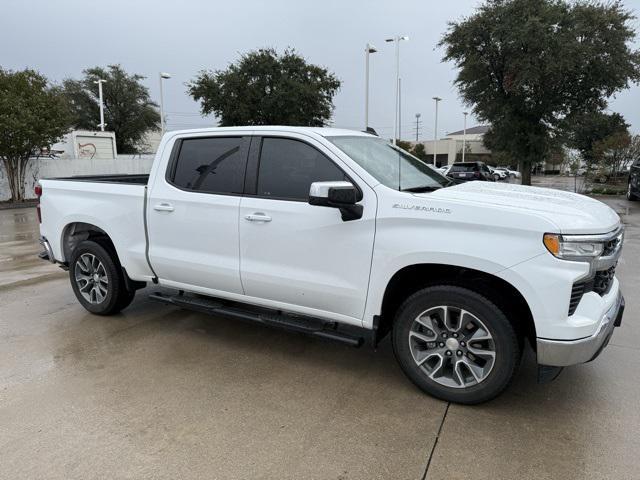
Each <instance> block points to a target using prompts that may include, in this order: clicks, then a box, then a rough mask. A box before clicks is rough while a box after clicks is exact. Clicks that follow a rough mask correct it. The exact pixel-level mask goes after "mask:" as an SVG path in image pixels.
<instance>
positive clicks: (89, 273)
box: [69, 240, 135, 315]
mask: <svg viewBox="0 0 640 480" xmlns="http://www.w3.org/2000/svg"><path fill="white" fill-rule="evenodd" d="M69 279H70V280H71V287H72V288H73V292H74V293H75V295H76V298H77V299H78V301H79V302H80V304H81V305H82V306H83V307H84V308H85V309H86V310H88V311H89V312H91V313H95V314H96V315H113V314H116V313H118V312H119V311H120V310H122V309H123V308H125V307H127V306H128V305H129V304H130V303H131V301H132V300H133V297H134V296H135V291H130V290H127V288H126V285H125V282H124V277H123V273H122V268H120V265H119V264H118V261H117V259H116V258H114V257H113V255H112V254H111V253H110V252H109V251H108V250H107V249H105V248H104V247H103V246H102V245H100V244H99V243H96V242H93V241H91V240H85V241H83V242H81V243H80V244H79V245H78V246H77V247H76V248H75V250H74V251H73V253H72V254H71V261H70V262H69Z"/></svg>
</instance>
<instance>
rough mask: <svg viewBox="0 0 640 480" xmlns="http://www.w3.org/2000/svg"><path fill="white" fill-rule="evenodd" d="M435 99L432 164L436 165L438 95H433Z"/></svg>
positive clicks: (439, 99)
mask: <svg viewBox="0 0 640 480" xmlns="http://www.w3.org/2000/svg"><path fill="white" fill-rule="evenodd" d="M433 99H434V100H435V101H436V128H435V129H434V130H433V166H434V167H435V166H436V155H437V154H438V103H440V101H441V100H442V99H441V98H440V97H433Z"/></svg>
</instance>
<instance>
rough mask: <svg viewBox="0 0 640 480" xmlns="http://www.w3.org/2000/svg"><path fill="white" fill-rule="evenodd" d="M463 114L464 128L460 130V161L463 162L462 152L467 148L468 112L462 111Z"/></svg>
mask: <svg viewBox="0 0 640 480" xmlns="http://www.w3.org/2000/svg"><path fill="white" fill-rule="evenodd" d="M462 114H463V115H464V129H463V130H462V161H463V162H464V153H465V151H466V149H467V115H469V112H462Z"/></svg>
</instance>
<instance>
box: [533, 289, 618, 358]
mask: <svg viewBox="0 0 640 480" xmlns="http://www.w3.org/2000/svg"><path fill="white" fill-rule="evenodd" d="M623 312H624V297H623V296H622V293H620V292H619V293H618V298H617V299H616V303H615V304H613V305H612V306H611V308H610V309H609V310H608V311H607V312H606V313H605V314H604V315H603V316H602V320H601V321H600V325H599V326H598V330H597V331H596V333H595V334H593V335H592V336H590V337H587V338H580V339H578V340H548V339H546V338H538V339H537V342H536V343H537V354H538V364H540V365H547V366H553V367H567V366H569V365H576V364H578V363H585V362H589V361H591V360H593V359H594V358H596V357H597V356H598V355H599V354H600V352H601V351H602V350H603V349H604V347H606V346H607V344H608V343H609V339H610V338H611V335H612V334H613V329H614V328H615V327H619V326H620V324H621V322H622V314H623Z"/></svg>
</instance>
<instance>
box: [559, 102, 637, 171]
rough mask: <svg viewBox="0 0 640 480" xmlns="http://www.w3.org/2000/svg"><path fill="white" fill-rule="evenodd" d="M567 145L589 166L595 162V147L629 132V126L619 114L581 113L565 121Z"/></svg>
mask: <svg viewBox="0 0 640 480" xmlns="http://www.w3.org/2000/svg"><path fill="white" fill-rule="evenodd" d="M565 123H566V126H565V127H564V130H565V131H566V134H565V136H566V140H567V145H568V146H569V147H571V148H575V149H576V150H578V151H579V152H580V154H581V155H582V159H583V160H584V161H585V162H586V164H587V165H591V164H592V163H593V161H594V160H595V156H596V152H595V146H596V144H598V143H599V142H602V141H603V140H605V139H606V138H608V137H610V136H612V135H615V134H617V133H625V132H627V131H628V128H629V125H628V124H627V122H625V120H624V117H623V116H622V115H620V114H619V113H612V114H607V113H605V112H581V113H579V114H577V115H576V116H575V117H573V118H568V119H566V121H565Z"/></svg>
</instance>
